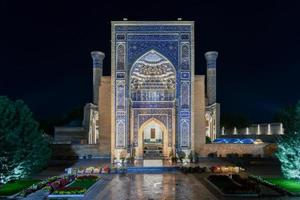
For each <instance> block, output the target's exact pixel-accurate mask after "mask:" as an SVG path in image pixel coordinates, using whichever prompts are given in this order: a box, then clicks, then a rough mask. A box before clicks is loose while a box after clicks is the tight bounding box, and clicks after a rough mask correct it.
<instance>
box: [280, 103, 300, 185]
mask: <svg viewBox="0 0 300 200" xmlns="http://www.w3.org/2000/svg"><path fill="white" fill-rule="evenodd" d="M294 109H295V110H294V111H293V112H292V113H294V115H293V116H289V115H287V116H288V117H289V120H290V119H293V121H294V122H293V124H290V129H289V131H291V132H290V133H288V134H286V135H284V136H282V137H280V138H279V141H278V144H277V145H278V149H277V152H276V154H275V155H276V157H277V158H278V159H279V161H280V163H281V171H282V173H283V175H284V176H285V177H286V178H289V179H298V180H300V145H299V144H300V101H299V102H298V103H297V104H296V106H295V107H294Z"/></svg>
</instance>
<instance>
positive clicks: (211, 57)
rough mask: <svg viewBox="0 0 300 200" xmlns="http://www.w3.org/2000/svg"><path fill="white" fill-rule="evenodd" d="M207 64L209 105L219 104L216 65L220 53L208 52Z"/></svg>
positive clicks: (206, 54) (206, 55) (206, 56)
mask: <svg viewBox="0 0 300 200" xmlns="http://www.w3.org/2000/svg"><path fill="white" fill-rule="evenodd" d="M204 56H205V59H206V63H207V74H206V88H207V99H208V105H211V104H214V103H216V102H217V85H216V84H217V79H216V78H217V73H216V72H217V71H216V66H217V65H216V63H217V57H218V52H216V51H208V52H206V53H205V54H204Z"/></svg>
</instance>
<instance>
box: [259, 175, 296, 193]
mask: <svg viewBox="0 0 300 200" xmlns="http://www.w3.org/2000/svg"><path fill="white" fill-rule="evenodd" d="M264 179H265V180H266V181H268V182H270V183H272V184H274V185H277V186H278V187H280V188H283V189H285V190H287V191H289V192H293V193H300V182H299V181H295V180H289V179H285V178H264Z"/></svg>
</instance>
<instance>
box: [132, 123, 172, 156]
mask: <svg viewBox="0 0 300 200" xmlns="http://www.w3.org/2000/svg"><path fill="white" fill-rule="evenodd" d="M167 134H168V130H167V128H166V126H165V125H164V124H163V123H162V122H161V121H159V120H158V119H156V118H151V119H149V120H147V121H146V122H144V123H143V124H142V125H141V127H140V128H139V132H138V141H139V142H138V144H139V145H138V147H137V156H138V157H139V158H143V159H163V157H164V156H166V155H168V153H169V151H168V137H167Z"/></svg>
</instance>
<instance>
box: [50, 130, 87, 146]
mask: <svg viewBox="0 0 300 200" xmlns="http://www.w3.org/2000/svg"><path fill="white" fill-rule="evenodd" d="M54 143H61V144H71V143H78V144H80V143H81V144H82V143H87V132H86V130H85V129H84V128H83V127H68V126H66V127H54Z"/></svg>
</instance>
